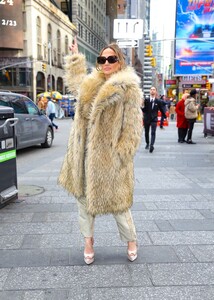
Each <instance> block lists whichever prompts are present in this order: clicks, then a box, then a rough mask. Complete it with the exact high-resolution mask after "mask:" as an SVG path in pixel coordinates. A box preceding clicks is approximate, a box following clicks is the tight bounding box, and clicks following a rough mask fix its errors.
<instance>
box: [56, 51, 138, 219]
mask: <svg viewBox="0 0 214 300" xmlns="http://www.w3.org/2000/svg"><path fill="white" fill-rule="evenodd" d="M80 70H82V72H80ZM85 70H86V68H85V58H84V56H83V55H81V54H74V55H72V56H70V57H69V58H68V59H67V63H66V76H65V79H66V84H67V86H68V87H69V89H70V90H71V91H72V92H73V93H76V94H77V91H75V87H76V88H78V87H79V92H78V97H77V99H78V101H77V105H76V112H75V119H74V124H73V126H72V129H71V133H70V138H69V142H68V149H67V153H66V155H65V159H64V162H63V164H62V169H61V172H60V175H59V180H58V181H59V184H61V185H62V186H63V187H64V188H65V189H66V190H67V191H68V192H69V193H71V194H73V195H74V196H75V197H76V198H79V197H81V196H85V197H86V205H87V211H88V213H89V214H91V215H94V216H95V215H98V214H108V213H114V214H116V213H121V212H124V211H126V210H127V209H129V208H130V207H131V205H132V203H133V188H134V169H133V158H134V155H135V153H136V150H137V148H138V146H139V144H140V141H141V130H142V112H141V109H140V105H141V101H142V91H141V89H140V87H139V84H140V79H139V77H138V76H137V75H136V73H135V71H134V70H133V69H132V68H131V67H126V68H125V69H123V70H121V71H119V72H117V73H114V74H112V76H111V77H110V78H109V79H108V80H106V79H105V77H104V75H103V74H102V73H101V72H99V71H97V70H94V71H93V72H92V73H91V74H89V75H87V76H86V77H85V78H84V79H83V73H84V71H85Z"/></svg>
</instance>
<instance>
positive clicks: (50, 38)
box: [48, 24, 52, 64]
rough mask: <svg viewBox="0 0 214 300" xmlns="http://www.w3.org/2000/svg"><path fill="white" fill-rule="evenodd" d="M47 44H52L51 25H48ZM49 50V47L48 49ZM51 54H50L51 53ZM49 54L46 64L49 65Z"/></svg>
mask: <svg viewBox="0 0 214 300" xmlns="http://www.w3.org/2000/svg"><path fill="white" fill-rule="evenodd" d="M48 43H52V28H51V25H50V24H48ZM48 48H49V47H48ZM51 49H52V47H50V48H49V51H51ZM51 54H52V53H51ZM50 56H51V55H50V53H49V55H48V63H49V64H50Z"/></svg>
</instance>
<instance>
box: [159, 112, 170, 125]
mask: <svg viewBox="0 0 214 300" xmlns="http://www.w3.org/2000/svg"><path fill="white" fill-rule="evenodd" d="M165 115H166V116H167V118H166V119H164V121H163V126H169V112H168V111H167V112H165ZM160 121H161V112H160V111H158V126H160Z"/></svg>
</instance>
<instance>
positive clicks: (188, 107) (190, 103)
mask: <svg viewBox="0 0 214 300" xmlns="http://www.w3.org/2000/svg"><path fill="white" fill-rule="evenodd" d="M196 94H197V91H196V89H193V90H191V91H190V96H189V97H187V98H186V100H185V103H184V104H185V117H186V119H187V121H188V123H189V126H188V132H187V144H196V143H195V142H193V141H192V132H193V128H194V124H195V122H196V118H197V116H198V107H199V105H198V104H196Z"/></svg>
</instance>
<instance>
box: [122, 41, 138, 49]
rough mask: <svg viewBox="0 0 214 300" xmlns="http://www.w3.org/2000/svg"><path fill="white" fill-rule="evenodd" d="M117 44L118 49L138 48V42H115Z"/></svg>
mask: <svg viewBox="0 0 214 300" xmlns="http://www.w3.org/2000/svg"><path fill="white" fill-rule="evenodd" d="M117 44H118V46H119V47H120V48H137V47H139V41H138V40H117Z"/></svg>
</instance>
